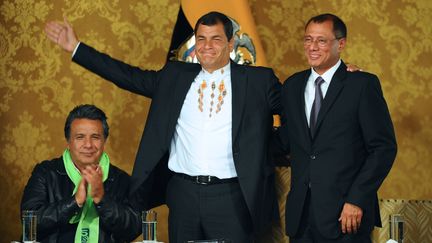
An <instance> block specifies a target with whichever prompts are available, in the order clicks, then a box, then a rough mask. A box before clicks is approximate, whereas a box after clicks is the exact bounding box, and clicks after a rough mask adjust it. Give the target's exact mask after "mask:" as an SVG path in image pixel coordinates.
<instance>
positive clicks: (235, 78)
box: [46, 12, 280, 243]
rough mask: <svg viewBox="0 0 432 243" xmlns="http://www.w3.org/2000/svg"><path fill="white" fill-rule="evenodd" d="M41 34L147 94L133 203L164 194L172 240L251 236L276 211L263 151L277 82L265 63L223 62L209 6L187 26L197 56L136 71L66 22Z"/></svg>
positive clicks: (149, 202) (222, 42) (223, 36)
mask: <svg viewBox="0 0 432 243" xmlns="http://www.w3.org/2000/svg"><path fill="white" fill-rule="evenodd" d="M46 32H47V35H48V37H49V38H50V39H51V40H52V41H54V42H56V43H58V44H59V45H60V46H61V47H62V48H63V49H65V50H67V51H69V52H72V51H74V54H73V61H74V62H76V63H78V64H80V65H81V66H83V67H85V68H87V69H89V70H90V71H92V72H94V73H96V74H98V75H100V76H102V77H103V78H105V79H107V80H110V81H111V82H113V83H114V84H116V85H117V86H119V87H120V88H123V89H126V90H129V91H131V92H134V93H137V94H139V95H143V96H146V97H150V98H152V103H151V106H150V111H149V115H148V118H147V123H146V127H145V129H144V133H143V135H142V139H141V143H140V145H139V149H138V153H137V157H136V161H135V165H134V169H133V173H132V178H133V180H134V185H133V186H132V187H133V188H132V190H133V191H137V193H135V195H137V196H138V200H139V203H138V204H137V205H138V206H137V207H138V208H139V210H145V209H149V208H152V207H155V206H157V205H160V204H163V203H165V202H166V203H167V205H168V207H169V209H170V213H169V238H170V242H184V241H186V240H197V239H205V238H229V239H231V240H232V241H233V242H236V243H238V242H247V243H249V242H252V241H253V234H254V233H258V232H260V231H261V230H263V229H264V228H265V227H268V226H269V225H270V224H269V222H270V221H271V220H273V219H275V218H276V217H277V216H278V206H277V200H276V196H275V188H274V168H273V165H272V163H271V160H270V155H269V149H268V147H269V143H268V142H269V138H270V134H271V131H272V125H273V118H272V114H275V113H278V112H279V101H280V99H279V98H280V96H279V94H280V83H279V81H278V79H277V78H276V76H275V75H274V73H273V71H272V70H271V69H268V68H263V67H249V66H241V65H237V64H235V63H233V62H232V61H230V57H229V55H230V51H232V49H233V45H234V40H233V32H232V23H231V21H230V20H229V19H228V18H227V17H226V16H225V15H223V14H221V13H218V12H210V13H208V14H206V15H204V16H202V17H201V18H200V19H199V20H198V21H197V24H196V26H195V38H196V46H195V52H196V55H197V58H198V60H199V61H200V64H191V63H180V62H168V63H167V64H166V65H165V66H164V67H163V68H162V69H161V70H159V71H144V70H141V69H139V68H137V67H132V66H129V65H127V64H125V63H122V62H120V61H117V60H115V59H113V58H111V57H109V56H107V55H105V54H102V53H100V52H98V51H96V50H95V49H93V48H91V47H89V46H87V45H85V44H84V43H79V42H78V39H77V37H76V35H75V34H74V32H73V29H72V27H71V26H70V25H69V24H68V23H67V22H66V21H65V23H64V24H60V23H54V22H51V23H48V24H47V26H46Z"/></svg>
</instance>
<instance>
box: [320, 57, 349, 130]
mask: <svg viewBox="0 0 432 243" xmlns="http://www.w3.org/2000/svg"><path fill="white" fill-rule="evenodd" d="M346 68H347V67H346V66H345V64H344V63H343V62H342V63H341V65H340V66H339V68H338V69H337V70H336V72H335V74H334V75H333V78H332V81H331V83H330V86H329V88H328V90H327V94H326V96H325V98H324V100H323V103H322V106H321V109H320V111H319V113H318V118H317V125H316V129H315V133H317V132H318V131H319V129H320V126H321V123H322V121H323V120H324V118H325V116H326V115H327V113H328V111H329V110H330V108H331V106H332V105H333V103H334V102H335V101H336V98H337V97H338V95H339V93H340V92H341V91H342V89H343V87H344V85H343V80H344V79H345V77H346V72H347V71H346Z"/></svg>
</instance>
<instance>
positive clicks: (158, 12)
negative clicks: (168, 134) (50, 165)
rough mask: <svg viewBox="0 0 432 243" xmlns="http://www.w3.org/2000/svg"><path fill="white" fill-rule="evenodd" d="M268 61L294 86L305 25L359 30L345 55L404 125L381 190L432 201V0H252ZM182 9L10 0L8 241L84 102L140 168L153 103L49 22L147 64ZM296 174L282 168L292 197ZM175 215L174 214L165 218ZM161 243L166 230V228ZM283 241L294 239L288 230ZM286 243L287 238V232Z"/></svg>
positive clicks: (2, 44)
mask: <svg viewBox="0 0 432 243" xmlns="http://www.w3.org/2000/svg"><path fill="white" fill-rule="evenodd" d="M250 5H251V9H252V12H253V14H254V17H255V21H256V24H257V28H258V33H259V34H260V36H261V41H262V42H263V44H264V49H265V51H266V56H267V60H268V62H269V65H270V66H271V67H273V68H274V69H275V71H276V73H277V75H278V76H279V77H280V79H281V80H282V81H283V80H285V79H286V78H287V77H288V76H289V75H291V74H292V73H294V72H295V71H297V70H302V69H305V68H307V65H306V63H305V59H304V58H303V54H302V43H301V39H302V33H303V25H304V22H305V21H306V20H307V19H308V18H309V17H311V16H312V15H316V14H318V13H322V12H332V13H335V14H337V15H339V16H340V17H341V18H342V19H343V20H345V22H346V23H347V26H348V44H347V48H346V51H345V53H344V54H343V59H344V60H346V61H349V62H351V63H355V64H357V65H359V66H360V67H362V68H363V69H365V70H367V71H370V72H373V73H375V74H377V75H378V76H379V77H380V79H381V84H382V86H383V90H384V94H385V97H386V99H387V102H388V105H389V108H390V111H391V114H392V118H393V122H394V125H395V128H396V133H397V138H398V144H399V153H398V157H397V160H396V162H395V165H394V168H393V169H392V171H391V172H390V176H389V177H388V178H387V180H386V181H385V182H384V185H383V187H382V188H381V190H380V196H381V197H384V198H409V199H428V198H432V187H431V186H430V184H429V183H426V181H428V180H430V178H431V177H432V167H431V166H429V164H430V160H431V159H432V156H431V154H430V152H429V150H430V149H431V144H432V128H431V126H430V123H431V119H432V117H431V115H432V112H431V106H432V96H431V93H432V82H429V80H430V79H431V76H432V68H431V64H432V61H431V60H432V59H431V57H430V56H431V54H432V53H431V52H432V49H431V46H432V38H431V36H432V27H431V24H430V23H431V22H432V15H431V14H430V13H431V11H432V3H430V1H428V0H402V1H390V0H382V1H375V0H365V1H355V0H352V1H350V0H338V1H318V0H309V1H300V0H283V1H279V0H252V1H250ZM178 7H179V3H178V1H175V0H149V1H132V0H122V1H119V0H114V1H87V0H81V1H48V0H19V1H18V0H4V1H2V2H1V3H0V57H1V59H0V168H1V170H0V188H1V189H0V198H2V200H0V235H1V236H2V239H3V240H5V241H9V240H12V239H18V238H19V235H20V224H19V203H20V199H21V196H22V190H23V187H24V185H25V183H26V182H27V179H28V177H29V176H30V173H31V171H32V168H33V167H34V165H35V163H37V162H39V161H41V160H44V159H49V158H53V157H56V156H59V155H60V154H61V152H62V150H63V149H64V145H65V142H64V138H63V125H64V119H65V117H66V115H67V112H68V111H70V110H71V109H72V108H73V107H74V106H75V105H76V104H80V103H94V104H96V105H97V106H99V107H101V108H102V109H103V110H104V111H106V113H107V115H108V117H109V120H108V121H109V124H110V126H111V136H110V138H109V140H108V144H107V151H108V153H109V154H110V156H111V158H112V161H113V163H114V164H116V165H118V166H119V167H121V168H123V169H124V170H126V171H128V172H131V169H132V164H133V161H134V156H135V152H136V148H137V145H138V142H139V139H140V136H141V132H142V130H143V125H144V123H145V119H146V116H147V112H148V106H149V102H150V101H149V99H147V98H143V97H139V96H137V95H133V94H130V93H127V92H125V91H122V90H120V89H118V88H116V87H114V86H113V85H111V84H109V83H107V82H104V81H103V80H102V79H100V78H98V77H96V76H95V75H93V74H91V73H89V72H87V71H85V70H83V69H82V68H80V67H78V66H77V65H75V64H71V62H70V55H69V54H67V53H65V52H63V51H61V50H60V49H59V48H57V47H55V46H54V45H52V44H51V43H50V42H49V41H48V40H47V39H46V38H45V37H44V34H43V27H44V23H45V22H46V21H48V20H56V19H62V16H63V15H65V16H67V18H68V20H69V21H70V22H71V23H72V24H73V26H74V27H75V30H76V32H77V34H78V36H79V37H80V38H81V39H82V40H83V41H85V42H86V43H88V44H90V45H92V46H94V47H96V48H97V49H100V50H102V51H105V52H107V53H110V54H111V55H112V56H114V57H116V58H119V59H122V60H125V61H126V62H128V63H131V64H134V65H139V66H141V67H143V68H148V69H158V68H160V67H162V65H163V64H164V61H165V56H166V52H167V49H168V46H169V42H170V37H171V31H172V29H173V26H174V23H175V20H176V16H177V11H178ZM288 180H289V171H287V170H286V169H282V170H279V178H278V186H279V191H280V194H281V205H283V203H282V200H283V195H284V193H286V185H287V183H288ZM160 211H161V212H162V213H163V214H166V209H165V208H162V209H161V210H160ZM160 229H161V233H162V235H161V237H162V238H161V239H164V240H165V239H166V236H165V234H166V225H165V223H161V224H160ZM279 232H280V233H281V232H282V231H281V230H279ZM275 237H276V238H278V237H279V238H278V239H276V240H275V241H282V240H280V235H279V236H277V235H275Z"/></svg>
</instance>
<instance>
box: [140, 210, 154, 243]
mask: <svg viewBox="0 0 432 243" xmlns="http://www.w3.org/2000/svg"><path fill="white" fill-rule="evenodd" d="M156 227H157V212H156V211H153V210H148V211H143V212H142V234H143V242H157V238H156Z"/></svg>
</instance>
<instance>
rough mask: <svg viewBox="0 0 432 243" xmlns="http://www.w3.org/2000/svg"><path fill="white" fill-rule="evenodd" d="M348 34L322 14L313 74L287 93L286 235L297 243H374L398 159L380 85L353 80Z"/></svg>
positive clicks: (312, 25)
mask: <svg viewBox="0 0 432 243" xmlns="http://www.w3.org/2000/svg"><path fill="white" fill-rule="evenodd" d="M345 44H346V26H345V24H344V23H343V22H342V20H341V19H339V18H338V17H337V16H334V15H332V14H323V15H319V16H316V17H313V18H311V19H310V20H309V21H308V23H307V24H306V28H305V34H304V51H305V55H306V59H307V60H308V63H309V65H310V66H311V69H308V70H305V71H302V72H299V73H296V74H294V75H292V76H291V77H289V78H288V79H287V80H286V81H285V83H284V85H283V88H282V92H281V104H282V107H283V109H282V114H283V126H282V127H281V128H280V129H279V131H278V132H279V139H280V142H281V143H282V145H283V148H284V149H285V151H286V152H288V153H289V154H290V162H291V170H292V171H291V172H292V177H291V190H290V192H289V194H288V197H287V202H286V232H287V235H289V236H290V238H291V242H320V243H321V242H370V241H371V239H370V234H371V231H372V229H373V227H374V225H380V224H381V222H380V214H379V207H378V201H377V190H378V188H379V187H380V185H381V184H382V182H383V180H384V178H385V177H386V176H387V174H388V173H389V171H390V168H391V166H392V164H393V161H394V159H395V156H396V139H395V134H394V130H393V125H392V121H391V118H390V114H389V111H388V108H387V105H386V102H385V100H384V97H383V94H382V91H381V87H380V83H379V80H378V78H377V77H376V76H375V75H373V74H370V73H366V72H347V71H346V66H345V64H344V62H343V61H341V59H340V53H341V52H342V50H343V49H344V47H345Z"/></svg>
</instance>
